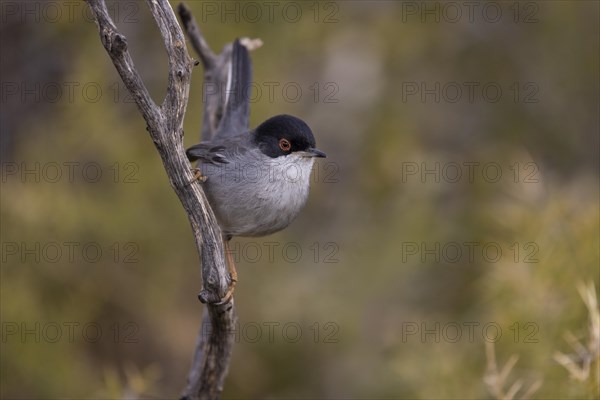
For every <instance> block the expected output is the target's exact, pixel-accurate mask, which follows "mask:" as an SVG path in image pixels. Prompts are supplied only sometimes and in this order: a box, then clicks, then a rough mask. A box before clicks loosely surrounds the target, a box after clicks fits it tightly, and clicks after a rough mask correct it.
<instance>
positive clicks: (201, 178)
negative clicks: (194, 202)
mask: <svg viewBox="0 0 600 400" xmlns="http://www.w3.org/2000/svg"><path fill="white" fill-rule="evenodd" d="M192 172H193V173H194V178H192V180H191V181H190V182H189V184H190V185H191V184H192V183H194V182H196V181H200V182H202V183H204V182H206V179H208V178H207V177H206V176H205V175H202V172H201V171H200V168H192Z"/></svg>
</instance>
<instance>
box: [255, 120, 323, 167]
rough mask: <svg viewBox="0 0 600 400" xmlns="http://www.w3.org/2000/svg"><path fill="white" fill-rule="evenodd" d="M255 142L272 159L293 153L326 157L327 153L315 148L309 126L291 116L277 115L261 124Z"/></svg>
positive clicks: (257, 129) (256, 132)
mask: <svg viewBox="0 0 600 400" xmlns="http://www.w3.org/2000/svg"><path fill="white" fill-rule="evenodd" d="M254 141H255V142H256V144H257V145H258V147H259V148H260V150H261V151H262V152H263V153H264V154H265V155H267V156H269V157H271V158H276V157H280V156H285V155H288V154H292V153H299V154H302V155H303V156H305V157H325V153H323V152H322V151H319V150H317V149H316V148H315V137H314V136H313V133H312V131H311V130H310V128H309V127H308V125H306V123H305V122H304V121H302V120H301V119H300V118H296V117H293V116H291V115H285V114H284V115H277V116H275V117H272V118H269V119H268V120H266V121H265V122H263V123H262V124H260V125H259V126H258V127H257V128H256V130H255V131H254Z"/></svg>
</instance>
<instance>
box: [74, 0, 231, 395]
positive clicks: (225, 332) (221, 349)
mask: <svg viewBox="0 0 600 400" xmlns="http://www.w3.org/2000/svg"><path fill="white" fill-rule="evenodd" d="M86 1H87V3H88V5H89V6H90V9H91V11H92V13H93V15H94V18H95V20H96V23H97V25H98V29H99V32H100V40H101V41H102V44H103V45H104V48H105V49H106V51H107V53H108V55H109V56H110V58H111V60H112V62H113V64H114V66H115V68H116V69H117V72H118V73H119V75H120V76H121V79H122V80H123V83H124V84H125V86H126V88H127V90H128V91H129V92H130V93H131V95H132V96H133V99H134V100H135V103H136V105H137V107H138V109H139V111H140V113H141V114H142V116H143V118H144V120H145V121H146V124H147V128H146V129H147V130H148V132H149V133H150V137H151V139H152V141H153V142H154V144H155V146H156V149H157V151H158V153H159V154H160V157H161V160H162V162H163V165H164V168H165V171H166V173H167V176H168V177H169V182H170V183H171V187H172V188H173V190H174V191H175V193H176V194H177V196H178V197H179V200H180V201H181V204H182V205H183V208H184V210H185V212H186V214H187V216H188V219H189V221H190V224H191V227H192V233H193V235H194V239H195V242H196V247H197V251H198V253H199V254H200V257H201V260H202V291H201V292H200V294H199V295H198V297H199V299H200V301H202V302H203V303H205V304H206V308H207V311H206V312H204V317H203V320H202V324H201V330H200V334H199V336H198V342H197V345H196V350H195V352H194V358H193V362H192V368H191V370H190V373H189V376H188V385H187V387H186V389H185V390H184V391H183V393H182V398H185V399H190V400H192V399H217V398H219V397H220V395H221V392H222V391H223V384H224V380H225V377H226V375H227V370H228V366H229V361H230V359H231V351H232V348H233V342H234V338H235V324H236V315H235V308H234V304H233V298H232V299H231V300H230V301H229V302H227V303H225V304H217V303H219V302H220V301H221V299H222V298H223V297H224V296H225V294H226V292H227V289H228V287H229V285H230V284H231V282H230V275H229V272H228V270H227V267H226V264H225V256H224V251H223V248H224V247H223V240H222V235H221V230H220V228H219V225H218V224H217V221H216V219H215V216H214V214H213V212H212V210H211V208H210V205H209V204H208V201H207V199H206V196H205V194H204V192H203V190H202V187H201V185H200V184H199V182H198V181H193V177H194V176H193V174H192V172H191V170H190V165H189V162H188V160H187V158H186V156H185V151H184V146H183V118H184V116H185V110H186V107H187V102H188V94H189V89H190V82H191V74H192V67H193V65H194V64H195V63H194V61H193V60H192V59H191V58H190V57H189V55H188V52H187V48H186V43H185V38H184V36H183V32H182V30H181V27H180V26H179V24H178V23H177V19H176V17H175V14H174V12H173V9H172V8H171V6H170V5H169V2H168V1H167V0H146V3H147V5H148V8H149V9H150V12H151V13H152V16H153V17H154V20H155V21H156V24H157V25H158V28H159V30H160V34H161V36H162V38H163V41H164V45H165V48H166V51H167V57H168V61H169V76H168V87H167V93H166V96H165V98H164V100H163V102H162V104H161V105H160V106H158V105H157V104H155V103H154V101H153V100H152V98H151V97H150V94H149V93H148V90H147V89H146V87H145V86H144V83H143V82H142V79H141V78H140V76H139V74H138V72H137V70H136V68H135V66H134V63H133V60H132V58H131V56H130V54H129V51H128V49H127V39H126V38H125V36H123V35H121V34H120V33H119V32H118V30H117V28H116V26H115V24H114V23H113V21H112V19H111V17H110V15H109V13H108V10H107V8H106V4H105V2H104V0H86ZM188 15H189V17H190V18H189V20H191V21H193V20H192V19H191V14H189V12H188ZM184 22H185V20H184ZM194 25H195V22H194ZM186 26H187V24H186ZM196 28H197V26H196ZM188 31H189V28H188ZM198 32H199V30H198ZM190 37H191V39H192V44H193V45H194V47H195V48H196V49H203V52H200V55H201V57H202V61H203V64H204V66H205V77H206V74H207V71H210V74H211V75H210V76H211V78H210V79H211V80H212V81H215V80H217V81H222V76H223V73H224V74H225V80H226V74H227V68H226V67H227V65H228V64H227V62H228V57H229V58H230V55H229V56H227V55H223V54H222V55H220V56H215V55H214V54H212V52H211V51H210V49H209V48H208V46H207V45H206V43H205V42H204V41H203V39H202V37H201V35H199V34H198V35H195V36H193V37H192V36H190ZM196 40H201V41H199V42H196ZM224 54H226V52H224ZM215 76H216V77H217V78H215ZM221 101H222V96H221V94H220V92H219V93H218V95H216V96H214V97H211V98H209V99H208V101H207V102H206V104H205V114H204V124H203V132H206V133H205V137H206V138H208V137H210V136H211V135H212V132H214V130H215V129H216V126H217V125H218V121H219V119H220V114H219V109H222V105H221V106H218V105H219V104H221ZM215 105H217V106H215ZM192 181H193V183H190V182H192Z"/></svg>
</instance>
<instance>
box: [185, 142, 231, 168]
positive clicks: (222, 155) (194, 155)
mask: <svg viewBox="0 0 600 400" xmlns="http://www.w3.org/2000/svg"><path fill="white" fill-rule="evenodd" d="M227 153H228V151H227V148H226V147H225V146H223V145H215V144H213V143H211V142H202V143H198V144H196V145H193V146H192V147H190V148H189V149H187V150H186V151H185V154H186V155H187V157H188V160H190V161H196V160H200V162H203V163H212V164H227V163H229V161H228V160H227Z"/></svg>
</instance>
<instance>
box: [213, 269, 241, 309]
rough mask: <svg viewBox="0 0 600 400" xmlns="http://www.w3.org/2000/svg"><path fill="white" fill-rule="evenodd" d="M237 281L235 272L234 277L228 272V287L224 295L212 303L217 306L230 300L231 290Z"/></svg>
mask: <svg viewBox="0 0 600 400" xmlns="http://www.w3.org/2000/svg"><path fill="white" fill-rule="evenodd" d="M236 282H237V274H236V276H235V277H234V276H233V274H231V273H230V274H229V288H228V289H227V292H226V293H225V296H223V298H222V299H221V301H219V302H218V303H214V304H215V305H217V306H221V305H223V304H227V303H229V302H230V301H231V299H233V292H234V291H235V284H236Z"/></svg>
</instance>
